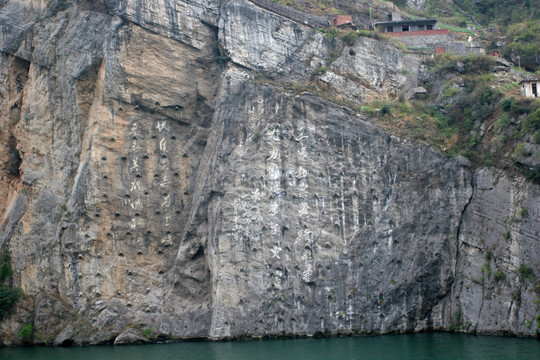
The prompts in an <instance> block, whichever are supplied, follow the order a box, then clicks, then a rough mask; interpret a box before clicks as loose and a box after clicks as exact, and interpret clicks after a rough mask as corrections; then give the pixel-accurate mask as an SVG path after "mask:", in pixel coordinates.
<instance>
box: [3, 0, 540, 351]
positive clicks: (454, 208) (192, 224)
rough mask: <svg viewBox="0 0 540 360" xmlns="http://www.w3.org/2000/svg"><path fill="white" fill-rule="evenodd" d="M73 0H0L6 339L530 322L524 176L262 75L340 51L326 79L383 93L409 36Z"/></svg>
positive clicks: (405, 59) (211, 6)
mask: <svg viewBox="0 0 540 360" xmlns="http://www.w3.org/2000/svg"><path fill="white" fill-rule="evenodd" d="M52 6H54V4H53V5H52ZM14 9H15V10H16V9H18V10H17V11H16V16H15V17H13V18H12V17H10V16H11V14H12V13H13V12H14V11H15V10H14ZM20 9H26V10H28V11H22V12H21V11H19V10H20ZM68 10H69V11H60V10H59V11H53V10H52V8H50V7H49V8H48V7H47V6H46V3H45V2H43V1H42V2H39V1H8V2H3V5H2V7H1V8H0V19H2V21H3V22H5V24H6V26H5V27H4V28H3V29H6V30H5V31H3V32H2V34H1V40H2V49H3V50H2V54H1V57H0V62H1V64H2V66H1V67H0V82H1V84H2V86H1V87H0V92H1V97H0V109H2V110H1V114H0V122H1V125H0V126H1V130H2V132H1V133H0V141H1V143H2V148H3V149H4V152H2V155H1V158H0V160H1V162H2V164H3V166H2V167H1V168H0V176H1V177H2V187H1V188H0V215H2V216H3V218H2V226H1V228H0V247H1V248H2V249H8V251H9V254H10V256H11V265H12V268H13V279H11V280H12V283H13V285H15V286H19V287H21V288H22V289H23V290H24V292H25V293H26V294H28V298H27V299H26V300H25V301H23V302H21V303H20V304H19V305H18V306H17V307H16V308H15V309H14V312H13V314H12V315H11V316H9V317H7V318H5V319H3V321H2V322H1V323H0V334H2V335H1V337H0V338H2V339H3V342H4V343H5V344H8V343H10V344H11V343H16V342H17V341H18V340H17V338H16V334H17V333H18V331H19V330H20V328H21V327H22V325H23V324H25V323H29V322H30V323H33V324H34V327H35V328H36V331H37V332H38V333H40V334H41V336H42V337H43V339H51V340H54V339H56V340H57V341H56V343H57V344H58V345H62V344H63V345H67V344H71V343H73V344H97V343H113V342H116V343H129V342H139V341H144V339H145V337H144V336H142V335H143V331H146V333H147V334H152V336H153V337H157V336H162V337H173V338H177V337H181V338H200V337H203V338H205V337H210V338H213V339H220V338H226V337H243V336H248V337H249V336H261V335H288V334H290V335H293V334H313V333H316V332H322V333H341V332H383V333H384V332H390V331H418V330H424V329H431V328H434V327H439V328H442V329H448V328H452V327H455V326H454V325H455V324H453V323H452V321H451V319H452V316H453V314H454V313H455V311H456V310H459V311H460V313H461V314H462V317H463V319H464V321H463V324H465V322H466V321H467V322H470V323H471V326H470V327H469V328H467V329H466V330H469V331H472V330H478V331H483V332H498V331H508V332H511V333H515V334H520V335H532V334H534V327H532V329H531V327H527V326H525V325H523V322H524V321H525V320H528V319H529V318H530V317H531V316H534V314H535V312H534V311H536V310H535V308H534V306H533V305H531V304H533V303H534V300H535V299H538V294H537V293H535V292H534V289H535V288H534V283H533V282H532V281H529V280H527V281H529V282H523V281H520V280H519V279H518V277H517V270H516V269H519V267H520V265H521V264H528V266H530V267H531V268H532V270H533V271H534V272H535V273H536V274H539V273H540V269H538V266H539V265H538V261H537V260H538V252H539V250H538V249H539V244H538V232H539V229H538V224H539V223H540V222H539V221H538V213H539V212H538V208H537V207H538V206H537V204H538V203H540V202H539V201H538V187H537V186H534V185H529V184H524V182H523V180H522V179H519V178H517V179H514V180H512V179H511V178H510V177H509V176H508V175H504V174H502V173H496V172H492V171H490V170H485V171H482V172H479V173H477V174H475V175H473V174H471V172H470V170H469V167H468V163H467V161H466V160H464V159H461V158H457V159H452V160H451V159H447V158H445V157H443V156H442V155H440V154H439V153H437V152H435V151H433V150H432V149H430V148H429V147H427V146H424V145H414V144H411V143H408V142H407V141H404V140H400V139H398V138H395V137H392V136H389V135H388V134H386V133H384V132H383V131H381V130H380V129H378V128H376V127H375V126H373V125H371V124H370V123H369V119H368V118H366V117H363V116H360V115H357V114H355V113H354V112H353V111H351V110H349V109H347V108H344V107H340V106H337V105H335V104H332V103H330V102H327V101H324V100H322V99H321V98H319V97H318V96H315V95H313V94H310V93H294V92H292V91H288V90H286V89H284V88H283V87H282V86H280V82H279V77H277V79H278V81H273V82H272V83H268V82H267V83H264V82H265V81H260V79H257V78H256V77H255V76H254V75H253V74H254V73H253V72H254V71H255V72H262V73H264V74H270V75H272V76H273V78H274V79H276V76H283V77H286V78H287V80H290V79H293V80H294V79H297V80H303V81H305V80H306V79H308V78H312V77H313V72H314V70H316V69H318V68H319V67H321V66H324V65H325V64H326V62H325V61H326V59H327V58H328V57H329V56H330V54H334V55H337V58H336V60H335V61H334V62H333V64H332V65H331V66H329V67H328V69H327V70H328V71H327V72H326V73H324V74H321V76H319V77H318V79H319V80H320V81H322V82H326V84H327V86H328V87H330V88H331V89H332V90H333V91H335V93H336V94H339V95H342V96H344V97H345V98H347V99H354V100H356V101H362V100H363V99H372V98H396V97H399V96H402V95H403V94H405V93H407V91H408V90H409V89H412V88H414V87H416V86H417V85H418V74H419V72H420V70H419V69H420V63H421V59H419V58H416V57H414V56H410V55H403V54H402V53H401V52H399V51H398V50H396V49H395V48H393V47H392V46H390V45H388V44H381V43H379V42H377V41H375V40H371V39H360V40H359V41H358V42H357V43H356V44H355V45H354V46H353V47H342V48H336V42H334V41H331V40H330V39H328V38H326V37H324V36H323V35H322V34H321V33H319V32H317V31H315V30H313V29H311V28H309V27H307V26H304V25H302V24H299V23H295V22H293V21H290V20H287V19H285V18H283V17H281V16H278V15H276V14H272V13H270V12H268V11H266V10H262V9H260V8H258V7H256V6H254V5H253V4H251V3H250V2H247V1H241V0H233V1H229V2H225V3H223V4H221V5H220V4H219V2H217V1H216V2H203V1H122V2H120V1H113V0H111V1H103V2H101V3H99V4H97V3H92V2H87V1H81V2H77V3H76V4H73V5H71V7H70V8H69V9H68ZM11 19H14V20H11ZM13 21H16V22H17V24H24V26H23V25H20V26H19V25H17V24H16V23H15V22H13ZM15 25H17V26H15ZM336 50H339V51H338V52H336ZM351 50H352V52H351ZM229 58H230V60H231V61H228V59H229ZM224 61H228V63H227V65H224V64H223V62H224ZM404 69H407V71H404ZM349 85H351V86H349ZM353 85H354V86H353ZM486 184H487V185H486ZM521 208H525V209H526V210H527V213H526V216H525V215H524V214H525V213H521ZM482 213H485V214H486V215H485V216H483V215H481V214H482ZM509 214H510V215H512V214H513V215H512V216H514V218H515V221H513V222H512V223H511V224H510V223H506V224H507V225H501V224H505V221H506V219H507V217H509V216H510V215H509ZM516 214H518V215H516ZM519 214H521V215H519ZM486 219H497V220H496V222H495V225H494V224H493V223H492V222H491V221H488V220H486ZM512 219H513V218H512ZM478 229H482V232H481V233H480V232H479V230H478ZM507 231H510V237H509V238H508V239H505V238H504V236H505V234H506V233H507ZM485 234H493V236H492V237H489V240H488V239H487V237H486V236H485ZM488 251H489V252H490V254H491V255H490V263H489V264H490V266H491V269H492V270H491V273H490V275H484V278H483V282H482V283H479V282H478V279H477V278H476V277H475V273H476V270H477V268H478V264H479V263H483V262H484V261H485V260H482V259H484V258H485V257H486V254H487V252H488ZM509 254H510V255H509ZM495 268H497V269H501V270H502V271H503V273H504V274H505V277H504V278H503V279H499V280H497V282H496V283H495V282H494V281H495V280H493V279H494V276H495V275H494V274H495V273H496V270H495ZM486 274H487V270H486ZM488 282H489V284H488ZM482 284H483V285H482ZM497 284H502V285H501V286H498V285H497ZM480 285H482V286H481V287H480ZM488 290H489V291H491V292H492V293H497V291H499V292H498V293H497V294H499V295H498V296H499V298H496V301H495V300H494V299H495V296H494V295H493V296H492V299H491V300H489V305H487V304H488V301H487V300H486V297H487V295H486V291H488ZM518 290H519V294H520V299H521V300H520V301H513V300H512V299H513V298H514V297H515V296H516V291H518ZM509 303H511V304H510V305H508V304H509ZM479 307H480V308H481V310H478V309H479ZM488 308H489V309H490V310H486V309H488ZM508 309H510V310H511V311H510V313H511V314H512V315H511V316H507V317H503V314H505V313H506V312H507V311H508ZM499 316H500V317H503V318H504V319H505V320H504V321H502V320H495V319H498V317H499ZM463 328H464V327H463Z"/></svg>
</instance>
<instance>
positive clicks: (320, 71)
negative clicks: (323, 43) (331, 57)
mask: <svg viewBox="0 0 540 360" xmlns="http://www.w3.org/2000/svg"><path fill="white" fill-rule="evenodd" d="M327 71H328V68H326V67H325V66H319V67H318V68H316V69H315V70H313V72H312V73H311V77H315V76H319V75H324V74H326V72H327Z"/></svg>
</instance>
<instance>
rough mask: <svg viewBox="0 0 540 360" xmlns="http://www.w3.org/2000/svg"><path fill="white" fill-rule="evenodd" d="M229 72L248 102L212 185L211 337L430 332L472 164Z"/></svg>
mask: <svg viewBox="0 0 540 360" xmlns="http://www.w3.org/2000/svg"><path fill="white" fill-rule="evenodd" d="M224 81H225V82H226V84H227V85H226V86H224V87H223V88H224V90H225V91H224V94H226V95H227V96H226V97H225V98H222V99H220V104H230V103H234V104H235V106H234V107H232V108H227V111H224V112H222V111H220V112H219V113H218V117H217V118H216V120H217V121H216V122H217V123H218V124H221V126H220V128H218V129H217V132H216V133H214V134H213V136H211V141H210V143H211V144H212V145H211V147H209V148H208V150H207V151H210V152H211V153H212V154H214V157H213V158H212V159H211V161H209V166H210V170H209V171H210V173H212V174H215V175H214V176H211V177H209V180H208V181H207V185H206V186H207V188H206V190H204V191H203V192H204V193H209V194H211V198H210V200H209V206H208V225H205V226H208V227H209V228H210V229H212V231H211V233H210V237H209V248H210V249H211V254H212V261H211V265H212V266H211V273H212V274H213V281H214V288H213V295H214V296H213V299H214V303H213V321H212V328H211V332H210V336H211V337H214V338H222V337H228V336H241V335H249V334H253V333H256V334H264V335H270V334H312V333H314V332H322V333H336V332H347V331H382V332H385V331H388V330H389V329H394V330H401V331H412V330H414V329H422V328H427V327H428V326H429V325H428V323H429V321H430V320H429V319H430V316H431V315H430V314H431V309H432V307H433V306H434V305H435V304H436V303H437V302H438V301H439V300H440V299H441V298H443V297H444V296H445V295H446V294H448V292H449V290H450V286H451V284H452V281H453V278H454V271H455V261H456V258H455V256H456V251H457V242H456V237H457V232H458V226H459V223H460V219H461V210H462V209H463V208H464V206H465V205H466V204H467V202H468V201H469V198H470V195H471V193H472V186H471V177H470V173H469V172H468V170H467V162H466V161H465V160H460V159H456V160H454V161H448V160H447V159H445V158H444V157H442V156H441V155H440V154H438V153H436V152H434V151H432V150H430V149H429V148H427V147H425V146H415V145H411V144H408V143H406V142H402V141H400V140H399V139H397V138H392V137H390V136H389V135H387V134H385V133H383V132H382V131H380V130H378V129H377V128H376V127H374V126H372V125H370V124H368V123H367V122H366V121H365V120H366V119H364V118H361V117H359V116H358V115H355V114H353V113H349V112H347V111H345V110H344V109H341V108H339V107H336V106H334V105H332V104H330V103H326V102H324V101H321V100H320V99H319V98H317V97H315V96H313V95H310V94H307V93H305V94H302V95H299V96H294V95H292V94H283V93H280V92H278V91H276V90H275V89H274V88H272V87H270V86H257V85H253V84H251V83H249V81H248V80H247V79H246V77H245V75H243V74H242V73H239V72H237V71H234V72H228V73H227V74H226V75H225V80H224ZM218 108H219V109H223V107H222V105H219V106H218ZM248 164H249V165H248ZM213 190H214V192H212V191H213Z"/></svg>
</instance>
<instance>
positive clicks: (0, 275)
mask: <svg viewBox="0 0 540 360" xmlns="http://www.w3.org/2000/svg"><path fill="white" fill-rule="evenodd" d="M10 276H11V267H10V266H9V254H8V251H7V250H4V251H2V255H1V256H0V284H1V283H3V282H4V281H6V279H7V278H9V277H10Z"/></svg>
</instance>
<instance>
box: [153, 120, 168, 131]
mask: <svg viewBox="0 0 540 360" xmlns="http://www.w3.org/2000/svg"><path fill="white" fill-rule="evenodd" d="M156 129H157V130H158V131H159V132H162V131H163V130H167V131H169V128H168V127H167V122H166V121H165V120H163V121H158V122H157V124H156Z"/></svg>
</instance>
